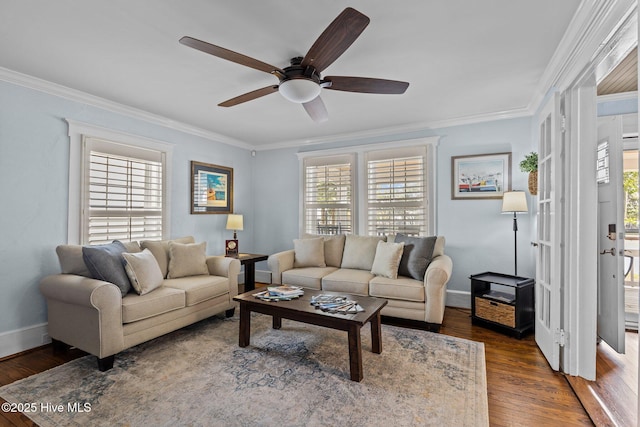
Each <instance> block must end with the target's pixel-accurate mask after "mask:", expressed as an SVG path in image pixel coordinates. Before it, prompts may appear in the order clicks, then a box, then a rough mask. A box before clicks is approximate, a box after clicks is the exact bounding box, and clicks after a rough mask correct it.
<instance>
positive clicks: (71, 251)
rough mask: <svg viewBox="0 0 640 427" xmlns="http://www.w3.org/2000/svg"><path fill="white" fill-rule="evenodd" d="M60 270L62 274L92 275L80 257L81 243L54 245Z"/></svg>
mask: <svg viewBox="0 0 640 427" xmlns="http://www.w3.org/2000/svg"><path fill="white" fill-rule="evenodd" d="M56 254H58V261H59V262H60V270H61V271H62V274H76V275H78V276H84V277H92V276H91V272H90V271H89V269H88V268H87V264H85V263H84V259H83V258H82V246H81V245H58V246H57V247H56Z"/></svg>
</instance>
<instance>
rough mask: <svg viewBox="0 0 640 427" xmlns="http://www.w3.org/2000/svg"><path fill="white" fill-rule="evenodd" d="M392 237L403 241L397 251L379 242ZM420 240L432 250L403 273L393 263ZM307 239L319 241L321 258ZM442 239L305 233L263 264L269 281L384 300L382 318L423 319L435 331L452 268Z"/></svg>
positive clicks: (438, 323)
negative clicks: (312, 234)
mask: <svg viewBox="0 0 640 427" xmlns="http://www.w3.org/2000/svg"><path fill="white" fill-rule="evenodd" d="M396 239H399V240H404V241H405V242H401V243H402V245H405V246H404V247H403V248H402V249H400V248H398V247H397V245H395V246H396V247H394V245H389V244H386V245H385V244H380V243H379V242H380V241H383V242H387V243H398V242H396ZM426 239H431V241H430V242H431V249H432V252H430V255H431V256H430V257H429V255H425V257H427V258H428V259H426V260H425V259H423V258H424V257H422V258H420V260H419V261H420V263H422V264H421V266H422V270H421V269H420V268H415V269H413V268H410V269H409V270H411V271H408V270H407V268H404V269H403V268H402V266H399V263H402V262H409V263H410V261H407V257H408V256H410V255H411V250H413V249H412V248H415V247H416V244H417V245H421V244H423V243H425V241H426ZM309 240H313V241H316V242H317V241H318V240H320V241H321V242H322V245H321V247H322V248H323V255H324V256H323V257H321V256H319V252H318V250H319V249H318V248H319V247H320V246H318V245H319V244H317V243H313V244H312V243H309V242H308V241H309ZM444 243H445V239H444V237H442V236H438V237H437V238H436V237H435V236H433V237H431V238H413V237H408V236H402V235H397V236H395V235H392V236H388V238H387V237H385V236H357V235H346V236H345V235H337V236H305V238H304V239H297V240H294V249H293V250H287V251H283V252H279V253H276V254H273V255H271V256H270V257H269V259H268V261H267V262H268V265H269V269H270V271H271V281H272V283H274V284H289V285H296V286H302V287H306V288H312V289H322V290H326V291H338V292H345V293H350V294H355V295H369V296H374V297H380V298H385V299H387V300H388V304H387V305H386V306H385V307H384V308H383V309H382V312H381V313H382V315H383V316H389V317H394V318H402V319H409V320H412V321H419V322H425V323H426V326H427V327H428V328H429V329H431V330H435V331H438V330H439V328H440V325H441V324H442V320H443V317H444V307H445V299H446V284H447V282H448V281H449V278H450V277H451V270H452V261H451V258H450V257H449V256H447V255H445V253H444ZM425 244H426V243H425ZM383 251H384V252H383ZM398 251H400V252H401V254H400V260H398ZM391 252H393V254H392V253H391ZM411 256H413V255H411ZM405 267H406V266H405ZM403 270H404V271H403ZM403 273H404V274H405V275H402V274H403ZM398 274H399V275H398ZM410 274H411V275H413V276H414V277H410V276H409V275H410Z"/></svg>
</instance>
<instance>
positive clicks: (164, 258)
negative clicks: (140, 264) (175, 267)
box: [140, 236, 195, 277]
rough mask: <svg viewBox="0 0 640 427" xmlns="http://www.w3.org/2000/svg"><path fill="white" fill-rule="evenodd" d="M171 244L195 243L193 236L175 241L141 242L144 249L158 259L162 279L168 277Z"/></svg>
mask: <svg viewBox="0 0 640 427" xmlns="http://www.w3.org/2000/svg"><path fill="white" fill-rule="evenodd" d="M169 242H176V243H195V241H194V240H193V237H191V236H187V237H180V238H178V239H173V240H143V241H142V242H140V247H141V248H142V249H149V250H150V251H151V253H152V254H153V256H154V257H156V261H158V265H159V266H160V271H162V277H167V271H168V270H169Z"/></svg>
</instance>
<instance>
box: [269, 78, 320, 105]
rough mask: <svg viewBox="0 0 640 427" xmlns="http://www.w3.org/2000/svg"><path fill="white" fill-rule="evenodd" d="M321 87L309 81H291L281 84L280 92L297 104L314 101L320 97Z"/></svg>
mask: <svg viewBox="0 0 640 427" xmlns="http://www.w3.org/2000/svg"><path fill="white" fill-rule="evenodd" d="M320 89H321V88H320V85H319V84H318V83H316V82H314V81H313V80H309V79H289V80H285V81H283V82H281V83H280V87H279V89H278V91H279V92H280V93H281V94H282V96H284V97H285V99H287V100H289V101H291V102H295V103H296V104H305V103H307V102H309V101H313V100H314V99H316V98H317V97H318V95H320Z"/></svg>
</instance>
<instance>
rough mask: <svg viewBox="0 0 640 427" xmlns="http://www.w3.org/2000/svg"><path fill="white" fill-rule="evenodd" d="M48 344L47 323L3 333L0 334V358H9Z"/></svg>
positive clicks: (49, 340) (49, 339)
mask: <svg viewBox="0 0 640 427" xmlns="http://www.w3.org/2000/svg"><path fill="white" fill-rule="evenodd" d="M50 342H51V338H50V337H49V333H48V329H47V323H41V324H39V325H33V326H28V327H26V328H21V329H16V330H15V331H9V332H3V333H1V334H0V357H5V356H10V355H12V354H16V353H20V352H21V351H25V350H29V349H32V348H35V347H40V346H41V345H45V344H49V343H50Z"/></svg>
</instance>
